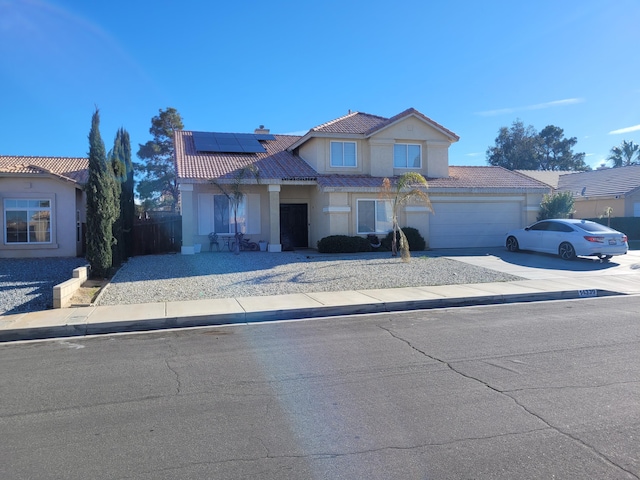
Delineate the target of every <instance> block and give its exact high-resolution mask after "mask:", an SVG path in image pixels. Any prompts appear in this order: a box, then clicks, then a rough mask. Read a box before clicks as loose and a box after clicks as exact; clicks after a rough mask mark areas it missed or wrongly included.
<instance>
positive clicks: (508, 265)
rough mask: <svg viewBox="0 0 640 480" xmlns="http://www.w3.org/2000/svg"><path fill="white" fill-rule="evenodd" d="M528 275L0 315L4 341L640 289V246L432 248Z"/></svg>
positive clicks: (638, 291) (437, 252) (459, 258)
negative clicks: (571, 254) (597, 250)
mask: <svg viewBox="0 0 640 480" xmlns="http://www.w3.org/2000/svg"><path fill="white" fill-rule="evenodd" d="M429 254H430V255H431V256H440V257H446V258H450V259H452V260H456V261H460V262H465V263H469V264H472V265H476V266H480V267H483V268H487V269H490V270H496V271H500V272H505V273H510V274H512V275H516V276H519V277H521V278H524V279H525V280H518V281H514V282H497V283H476V284H470V285H439V286H425V287H408V288H392V289H377V290H353V291H340V292H316V293H299V294H289V295H274V296H259V297H236V298H224V299H204V300H197V301H178V302H158V303H146V304H138V305H116V306H88V307H76V308H65V309H57V310H45V311H39V312H31V313H22V314H14V315H4V316H0V342H6V341H16V340H32V339H42V338H53V337H71V336H84V335H93V334H105V333H115V332H129V331H147V330H158V329H167V328H177V327H195V326H205V325H225V324H238V323H254V322H264V321H273V320H291V319H302V318H317V317H328V316H336V315H354V314H366V313H382V312H394V311H405V310H417V309H432V308H445V307H456V306H468V305H489V304H502V303H513V302H531V301H542V300H560V299H574V298H590V297H601V296H610V295H634V294H640V251H629V253H628V254H627V255H624V256H617V257H613V259H612V260H611V261H610V262H608V263H601V262H599V261H598V260H594V259H592V258H579V259H577V260H575V261H572V262H567V261H563V260H561V259H559V258H558V257H556V256H551V255H545V254H536V253H523V252H518V253H513V252H507V251H506V250H505V249H504V248H482V249H451V250H444V249H443V250H434V251H430V252H429Z"/></svg>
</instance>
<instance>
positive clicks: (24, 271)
mask: <svg viewBox="0 0 640 480" xmlns="http://www.w3.org/2000/svg"><path fill="white" fill-rule="evenodd" d="M86 264H87V261H86V260H85V259H84V258H78V257H64V258H0V315H9V314H13V313H23V312H35V311H39V310H47V309H50V308H53V287H54V286H55V285H57V284H59V283H62V282H64V281H66V280H69V279H70V278H71V276H72V274H73V269H74V268H78V267H82V266H84V265H86Z"/></svg>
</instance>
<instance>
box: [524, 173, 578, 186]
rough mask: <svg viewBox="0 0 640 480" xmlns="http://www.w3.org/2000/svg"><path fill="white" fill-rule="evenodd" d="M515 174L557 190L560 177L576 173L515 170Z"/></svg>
mask: <svg viewBox="0 0 640 480" xmlns="http://www.w3.org/2000/svg"><path fill="white" fill-rule="evenodd" d="M516 172H518V173H521V174H523V175H526V176H527V177H531V178H535V179H536V180H539V181H541V182H542V183H546V184H547V185H549V186H550V187H552V188H558V183H559V182H560V177H561V176H563V175H570V174H572V173H578V172H576V171H574V170H516Z"/></svg>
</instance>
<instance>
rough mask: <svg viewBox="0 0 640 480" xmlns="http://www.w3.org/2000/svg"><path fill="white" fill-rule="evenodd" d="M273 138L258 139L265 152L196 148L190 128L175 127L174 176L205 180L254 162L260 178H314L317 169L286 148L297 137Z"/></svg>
mask: <svg viewBox="0 0 640 480" xmlns="http://www.w3.org/2000/svg"><path fill="white" fill-rule="evenodd" d="M274 136H275V138H276V139H275V140H272V141H266V142H262V143H263V145H264V146H265V147H266V149H267V151H266V153H205V152H198V151H197V150H196V148H195V145H194V143H193V135H192V132H190V131H186V130H178V131H176V132H175V134H174V140H175V141H174V143H175V151H176V169H177V174H178V178H183V179H186V178H189V179H193V180H209V179H212V178H218V179H224V178H229V179H230V178H232V175H231V174H232V172H234V171H236V170H238V169H239V168H243V167H246V166H248V165H250V164H255V165H256V166H257V167H258V170H259V172H260V177H261V178H263V179H279V180H284V179H307V178H310V179H315V177H316V175H317V173H316V171H315V170H314V169H313V168H311V166H309V164H308V163H306V162H305V161H304V160H302V159H301V158H300V157H298V156H297V155H294V154H293V153H291V152H289V151H287V147H289V146H290V145H291V144H292V143H294V142H295V141H296V140H298V139H299V138H300V137H298V136H295V135H274Z"/></svg>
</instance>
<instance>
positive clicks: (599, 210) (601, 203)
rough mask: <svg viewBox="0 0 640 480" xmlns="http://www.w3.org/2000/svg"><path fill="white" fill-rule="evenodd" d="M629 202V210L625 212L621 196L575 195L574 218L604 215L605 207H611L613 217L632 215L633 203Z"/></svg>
mask: <svg viewBox="0 0 640 480" xmlns="http://www.w3.org/2000/svg"><path fill="white" fill-rule="evenodd" d="M629 203H630V204H631V211H630V212H627V211H626V209H625V200H624V199H623V198H612V197H607V198H602V197H600V198H584V197H576V198H575V200H574V204H573V205H574V210H575V213H574V214H573V217H574V218H597V217H599V216H601V215H604V212H605V209H606V208H607V207H612V208H613V215H612V216H613V217H625V216H633V203H632V202H629Z"/></svg>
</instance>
